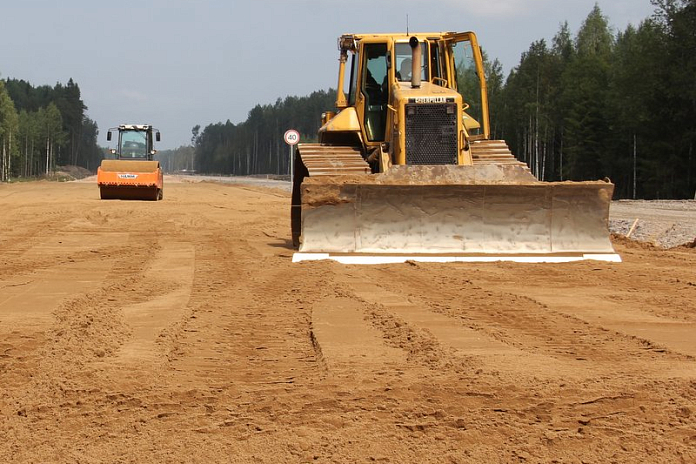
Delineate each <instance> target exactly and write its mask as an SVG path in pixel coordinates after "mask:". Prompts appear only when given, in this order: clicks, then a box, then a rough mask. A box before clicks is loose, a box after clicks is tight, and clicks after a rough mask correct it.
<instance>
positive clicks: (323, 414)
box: [0, 179, 696, 463]
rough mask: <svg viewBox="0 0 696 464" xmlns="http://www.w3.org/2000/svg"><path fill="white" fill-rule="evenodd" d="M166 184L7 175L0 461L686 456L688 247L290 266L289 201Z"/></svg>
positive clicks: (692, 279)
mask: <svg viewBox="0 0 696 464" xmlns="http://www.w3.org/2000/svg"><path fill="white" fill-rule="evenodd" d="M165 184H166V190H165V198H164V200H163V201H161V202H135V201H100V200H99V199H98V197H99V195H98V191H97V187H96V185H95V183H93V182H89V181H88V182H69V183H48V182H33V183H24V184H13V185H0V212H1V216H0V387H1V388H2V394H1V396H0V462H3V463H4V462H13V463H39V462H47V463H102V462H110V463H136V462H137V463H170V462H171V463H218V462H219V463H227V462H232V463H234V462H261V463H284V462H288V463H296V462H297V463H302V462H339V463H354V462H383V463H387V462H390V463H403V462H418V463H469V462H470V463H496V462H501V463H509V462H530V463H536V462H555V463H600V462H601V463H635V462H654V463H693V462H696V336H694V334H695V333H696V249H695V248H687V247H681V248H674V249H670V250H664V249H660V248H656V247H653V246H650V245H645V244H639V243H635V242H631V241H628V240H624V239H619V238H616V239H615V248H616V250H617V252H618V253H620V255H621V256H622V258H623V260H624V262H623V263H621V264H610V263H598V262H581V263H570V264H561V265H558V264H556V265H549V264H534V265H529V264H512V263H489V264H446V265H444V264H399V265H379V266H373V267H359V266H343V265H340V264H337V263H333V262H311V263H301V264H292V263H291V256H292V250H291V248H290V242H289V235H290V231H289V229H290V225H289V217H288V216H289V209H290V207H289V195H288V193H287V192H286V191H284V190H280V189H267V188H262V187H257V186H244V185H234V184H221V183H209V182H203V183H190V182H174V180H173V179H168V180H165ZM626 214H627V218H628V219H623V220H626V221H630V222H631V223H632V222H633V219H632V217H633V216H635V215H636V214H633V213H630V212H629V213H626ZM691 217H693V215H692V216H691ZM617 220H618V219H617Z"/></svg>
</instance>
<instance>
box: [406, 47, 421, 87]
mask: <svg viewBox="0 0 696 464" xmlns="http://www.w3.org/2000/svg"><path fill="white" fill-rule="evenodd" d="M408 44H409V45H410V46H411V87H412V88H414V89H418V88H420V86H421V46H420V43H419V42H418V39H417V38H416V37H415V36H413V37H411V38H410V39H409V40H408Z"/></svg>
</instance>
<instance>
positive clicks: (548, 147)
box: [170, 0, 696, 199]
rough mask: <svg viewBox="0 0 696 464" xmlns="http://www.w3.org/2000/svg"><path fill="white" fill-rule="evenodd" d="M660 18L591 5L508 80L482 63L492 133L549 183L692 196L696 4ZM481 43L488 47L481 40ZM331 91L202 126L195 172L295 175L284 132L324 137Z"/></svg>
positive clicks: (185, 161)
mask: <svg viewBox="0 0 696 464" xmlns="http://www.w3.org/2000/svg"><path fill="white" fill-rule="evenodd" d="M652 3H653V4H654V5H655V8H656V12H655V15H654V16H652V17H650V18H646V19H645V20H644V21H643V22H642V23H641V24H640V25H639V26H637V27H634V26H628V27H627V28H626V30H625V31H619V32H614V31H612V29H611V28H610V26H609V21H608V18H607V17H605V16H604V15H603V14H602V12H601V10H600V8H599V6H595V7H594V8H593V9H592V11H591V12H590V13H589V15H588V16H587V18H586V19H585V21H584V22H583V23H582V26H581V27H580V29H579V31H578V32H577V34H575V36H573V35H572V34H571V31H570V30H569V28H568V25H567V23H566V24H564V25H562V26H561V27H560V29H559V31H558V33H557V34H556V35H555V37H553V39H552V40H551V41H550V43H549V42H547V41H546V40H544V39H540V40H538V41H536V42H534V43H532V44H531V45H530V47H529V50H528V51H526V52H525V53H524V54H523V55H522V57H521V59H520V62H519V64H518V65H517V66H516V67H514V68H513V69H512V70H511V71H510V73H509V74H508V76H507V77H505V76H504V75H503V71H502V66H501V64H500V62H499V61H497V60H493V61H489V60H487V62H486V69H487V80H488V91H489V100H490V112H491V126H492V136H493V137H495V138H500V139H504V140H506V141H507V142H508V144H509V145H510V147H511V149H512V151H513V153H514V154H515V155H516V156H517V158H518V159H520V160H522V161H525V162H526V163H527V164H528V165H529V166H530V168H531V169H532V171H533V172H534V174H535V175H536V176H537V177H538V178H539V179H542V180H546V181H557V180H596V179H602V178H605V177H608V178H610V179H611V180H612V181H613V182H614V183H615V184H616V190H615V196H616V197H617V198H646V199H653V198H693V197H694V192H695V191H696V154H694V142H696V32H695V31H696V0H652ZM484 45H485V44H484ZM334 101H335V91H334V90H329V91H319V92H314V93H313V94H311V95H309V96H307V97H287V98H285V99H284V100H280V99H279V100H278V101H276V103H275V104H273V105H257V106H256V107H254V108H253V109H252V110H251V111H250V112H249V115H248V118H247V120H246V121H244V122H242V123H239V124H233V123H231V122H230V121H227V122H226V123H224V124H223V123H218V124H211V125H209V126H207V127H205V128H204V129H203V130H202V131H200V127H198V126H197V127H195V128H194V131H193V138H192V144H193V146H194V148H195V162H194V161H192V156H193V154H192V153H191V152H190V151H187V152H186V154H185V155H183V154H182V153H183V152H181V153H180V152H179V151H174V152H172V153H171V154H170V155H171V156H172V159H173V160H175V162H172V161H170V164H171V165H177V166H179V169H181V166H186V167H187V168H190V167H193V168H194V169H195V170H197V171H198V172H203V173H217V174H232V175H249V174H286V173H288V164H287V163H288V147H287V146H286V145H285V144H284V142H283V133H284V132H285V130H287V129H289V128H293V129H296V130H298V131H299V132H300V133H301V135H302V141H311V140H313V139H314V138H315V137H316V133H317V129H318V128H319V126H320V120H321V113H322V112H323V111H327V110H333V109H334V108H333V107H334Z"/></svg>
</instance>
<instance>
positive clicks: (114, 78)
mask: <svg viewBox="0 0 696 464" xmlns="http://www.w3.org/2000/svg"><path fill="white" fill-rule="evenodd" d="M6 3H7V4H5V5H3V7H2V9H1V11H0V44H1V45H0V78H2V79H5V78H14V79H23V80H25V81H28V82H29V83H30V84H32V85H33V86H35V87H36V86H40V85H50V86H54V85H55V84H56V83H58V82H60V83H62V84H66V83H67V82H68V80H69V79H70V78H72V79H73V81H74V82H75V83H77V84H78V85H79V87H80V91H81V95H82V100H83V101H84V103H85V104H86V105H87V107H88V109H87V116H88V117H89V118H91V119H92V120H94V121H96V123H97V125H98V126H99V132H100V134H99V140H98V143H99V144H100V145H101V146H109V145H110V144H109V143H108V142H107V141H106V132H107V130H108V129H109V128H110V127H115V126H117V125H119V124H122V123H128V124H131V123H132V124H152V125H154V126H155V127H156V128H158V129H159V130H160V131H161V133H162V142H161V143H160V144H158V146H157V148H158V149H160V150H163V149H174V148H177V147H179V146H182V145H188V144H190V143H191V137H192V133H191V130H192V128H193V127H194V126H195V125H200V126H201V129H203V128H205V127H206V126H207V125H209V124H215V123H218V122H223V123H224V122H226V121H227V120H230V121H231V122H232V123H234V124H238V123H240V122H243V121H244V120H246V118H247V115H248V113H249V111H250V110H251V109H252V108H253V107H254V106H256V105H257V104H262V105H263V104H273V103H275V101H276V100H277V99H278V98H281V99H284V98H285V97H287V96H304V95H309V94H310V93H311V92H313V91H315V90H321V89H329V88H335V87H336V84H337V76H338V75H337V72H338V49H337V38H338V37H339V36H340V35H341V34H344V33H370V32H372V33H376V32H405V31H406V27H407V24H408V28H409V30H410V31H411V32H431V31H457V32H461V31H474V32H476V34H477V36H478V39H479V42H480V43H481V45H482V47H483V49H484V50H485V51H486V52H487V53H488V56H489V57H490V58H491V59H494V58H497V59H499V60H500V61H501V63H502V64H503V69H504V72H505V73H506V74H507V73H508V72H509V71H510V69H511V68H513V67H515V66H516V65H518V64H519V61H520V56H521V54H522V53H523V52H525V51H527V50H528V49H529V46H530V45H531V43H532V42H534V41H536V40H539V39H546V40H547V42H550V40H551V39H552V38H553V36H554V35H555V34H556V33H557V32H558V30H559V28H560V26H561V24H562V23H563V22H565V21H567V22H568V25H569V28H570V31H571V32H572V34H573V35H575V34H576V33H577V31H578V29H579V28H580V26H581V25H582V22H583V21H584V19H585V18H586V17H587V15H588V14H589V13H590V11H591V10H592V8H593V7H594V5H595V3H597V4H598V5H599V7H600V9H601V10H602V13H603V14H604V15H605V16H606V17H607V18H608V20H609V24H610V26H611V27H612V28H613V29H614V30H615V31H624V30H625V29H626V26H627V25H628V24H629V23H630V24H633V25H635V26H637V25H638V24H640V22H641V21H642V20H643V19H645V18H648V17H649V16H651V15H652V13H653V11H654V7H653V5H652V4H651V3H650V0H598V1H596V0H488V1H473V0H439V1H437V2H435V1H431V0H428V1H424V0H420V1H415V0H352V1H349V2H346V1H338V0H247V1H240V0H141V1H139V2H105V1H103V0H53V1H51V0H22V1H13V2H6ZM348 7H350V8H348ZM330 109H332V108H327V110H330Z"/></svg>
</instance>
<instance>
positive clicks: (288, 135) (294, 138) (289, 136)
mask: <svg viewBox="0 0 696 464" xmlns="http://www.w3.org/2000/svg"><path fill="white" fill-rule="evenodd" d="M283 139H284V140H285V143H287V144H288V145H295V144H297V143H298V142H299V141H300V133H299V132H297V131H296V130H295V129H290V130H287V131H285V135H284V136H283Z"/></svg>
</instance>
